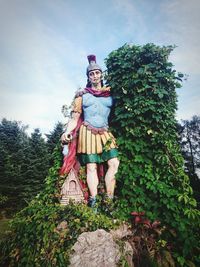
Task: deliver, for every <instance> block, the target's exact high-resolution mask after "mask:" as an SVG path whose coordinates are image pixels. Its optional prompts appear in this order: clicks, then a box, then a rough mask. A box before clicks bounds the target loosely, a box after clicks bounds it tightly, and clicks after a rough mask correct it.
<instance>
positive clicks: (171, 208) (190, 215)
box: [106, 44, 199, 262]
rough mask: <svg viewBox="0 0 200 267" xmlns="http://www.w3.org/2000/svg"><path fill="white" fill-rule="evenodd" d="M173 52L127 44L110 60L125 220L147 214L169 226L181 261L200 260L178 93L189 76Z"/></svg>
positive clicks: (121, 199) (110, 55)
mask: <svg viewBox="0 0 200 267" xmlns="http://www.w3.org/2000/svg"><path fill="white" fill-rule="evenodd" d="M173 49H174V47H173V46H164V47H160V46H156V45H154V44H147V45H144V46H134V45H128V44H125V45H124V46H122V47H120V48H119V49H117V50H115V51H113V52H111V53H110V54H109V55H108V57H107V59H106V65H107V83H108V84H109V86H111V88H112V92H113V95H114V97H115V110H114V112H113V114H112V120H111V123H112V128H113V129H112V130H113V133H114V134H115V136H116V137H117V141H118V145H119V151H120V161H121V164H120V168H119V172H118V191H117V193H118V196H119V199H120V201H119V203H120V204H119V210H120V214H121V215H124V216H126V215H127V214H130V212H131V211H133V210H135V211H145V212H146V215H147V217H148V218H150V219H159V220H160V221H161V222H162V223H163V224H165V225H167V226H168V227H169V229H171V231H172V232H173V233H174V236H173V235H171V236H169V237H168V239H170V240H171V242H172V243H173V245H174V249H175V252H174V254H175V255H176V257H177V260H178V261H181V260H180V259H182V258H183V259H185V258H187V257H190V258H192V259H194V260H195V259H196V256H197V254H198V253H197V251H196V249H197V248H198V246H199V244H198V234H197V231H196V230H195V229H197V227H198V225H199V211H198V210H197V209H196V201H195V199H194V198H193V192H192V188H191V186H190V181H189V178H188V177H187V176H186V175H185V173H184V170H183V163H184V162H183V158H182V156H181V153H180V148H179V146H178V142H177V133H176V119H175V114H176V109H177V94H176V88H180V87H181V82H182V79H183V78H184V75H183V74H182V73H178V72H177V71H176V70H174V69H173V64H172V63H171V62H169V61H168V58H169V55H170V53H171V52H172V51H173ZM183 261H184V260H182V262H183Z"/></svg>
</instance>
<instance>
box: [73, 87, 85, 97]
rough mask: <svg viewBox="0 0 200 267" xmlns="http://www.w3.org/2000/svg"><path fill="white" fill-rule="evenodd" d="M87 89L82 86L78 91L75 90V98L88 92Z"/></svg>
mask: <svg viewBox="0 0 200 267" xmlns="http://www.w3.org/2000/svg"><path fill="white" fill-rule="evenodd" d="M86 93H87V91H86V90H85V89H82V88H79V89H78V90H77V91H76V92H75V98H77V97H81V96H83V95H84V94H86Z"/></svg>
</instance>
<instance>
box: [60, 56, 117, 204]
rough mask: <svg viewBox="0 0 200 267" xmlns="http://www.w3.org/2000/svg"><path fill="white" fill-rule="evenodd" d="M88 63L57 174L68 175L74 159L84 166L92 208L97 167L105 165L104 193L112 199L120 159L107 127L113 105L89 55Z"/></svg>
mask: <svg viewBox="0 0 200 267" xmlns="http://www.w3.org/2000/svg"><path fill="white" fill-rule="evenodd" d="M88 61H89V66H88V67H87V71H86V74H87V85H86V88H85V89H84V90H83V91H80V92H78V93H77V95H76V96H75V99H74V102H73V105H72V112H71V118H70V119H69V122H68V124H67V127H66V130H65V132H64V133H63V134H62V136H61V141H62V143H63V144H66V143H69V151H68V154H67V155H66V156H65V157H64V162H63V166H62V168H61V170H60V173H61V174H65V173H69V172H70V170H71V169H72V168H74V165H76V162H75V159H78V161H79V163H80V164H81V165H82V166H86V173H87V186H88V188H89V192H90V197H89V205H90V206H91V207H94V205H95V203H96V196H97V194H98V192H97V187H98V183H99V179H98V169H99V168H97V167H98V165H99V164H102V163H103V162H107V172H106V173H105V185H106V194H107V197H108V198H110V199H112V198H113V196H114V188H115V174H116V173H117V170H118V166H119V160H118V158H117V156H118V150H117V145H116V141H115V138H114V136H113V135H112V133H111V132H110V130H109V126H108V117H109V114H110V110H111V107H112V106H113V98H112V96H111V90H110V87H105V86H103V79H102V69H101V67H100V66H99V65H98V64H97V63H96V57H95V56H94V55H89V56H88ZM74 169H76V168H74Z"/></svg>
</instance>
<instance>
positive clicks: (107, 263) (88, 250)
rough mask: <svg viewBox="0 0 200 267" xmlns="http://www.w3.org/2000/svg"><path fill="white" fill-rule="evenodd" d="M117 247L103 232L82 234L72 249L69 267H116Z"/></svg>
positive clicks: (107, 234) (118, 251)
mask: <svg viewBox="0 0 200 267" xmlns="http://www.w3.org/2000/svg"><path fill="white" fill-rule="evenodd" d="M119 260H120V249H119V246H118V245H117V244H116V243H115V241H114V240H113V236H112V235H111V234H110V233H108V232H106V231H105V230H102V229H98V230H96V231H94V232H85V233H82V234H81V235H80V236H79V237H78V240H77V242H76V243H75V245H74V246H73V248H72V255H71V257H70V267H80V266H81V267H116V266H117V263H118V262H119Z"/></svg>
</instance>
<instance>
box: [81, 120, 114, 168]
mask: <svg viewBox="0 0 200 267" xmlns="http://www.w3.org/2000/svg"><path fill="white" fill-rule="evenodd" d="M77 153H78V154H79V156H80V155H82V158H83V159H84V162H83V163H84V164H86V163H88V162H98V163H100V162H103V161H107V160H108V159H109V158H113V157H116V156H117V155H118V152H117V144H116V141H115V138H114V136H113V135H112V133H111V132H109V131H104V132H103V133H101V134H100V133H94V132H93V131H92V130H91V129H88V127H87V126H85V125H81V127H80V130H79V137H78V147H77Z"/></svg>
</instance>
